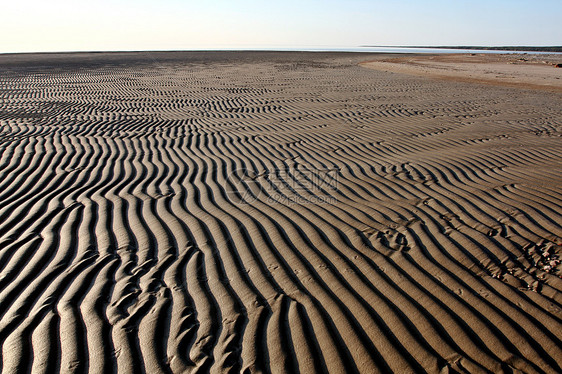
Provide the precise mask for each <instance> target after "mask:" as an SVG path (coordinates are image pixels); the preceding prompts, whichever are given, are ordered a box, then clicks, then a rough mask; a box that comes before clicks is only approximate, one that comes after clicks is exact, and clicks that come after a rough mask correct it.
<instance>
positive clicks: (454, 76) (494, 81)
mask: <svg viewBox="0 0 562 374" xmlns="http://www.w3.org/2000/svg"><path fill="white" fill-rule="evenodd" d="M361 65H362V66H365V67H368V68H372V69H377V70H383V71H388V72H397V73H403V74H411V75H417V76H424V77H433V78H437V79H447V80H454V81H460V82H470V83H480V84H488V85H496V86H508V87H517V88H532V89H540V90H546V91H554V92H562V54H550V55H548V54H547V55H528V54H440V55H411V56H409V55H403V56H400V57H392V58H384V57H382V58H381V57H379V58H377V59H376V60H374V61H364V62H362V63H361Z"/></svg>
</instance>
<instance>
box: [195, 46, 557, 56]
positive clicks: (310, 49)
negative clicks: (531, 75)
mask: <svg viewBox="0 0 562 374" xmlns="http://www.w3.org/2000/svg"><path fill="white" fill-rule="evenodd" d="M186 50H193V51H195V50H201V51H203V50H204V51H292V52H366V53H373V52H376V53H496V54H505V53H527V54H560V53H561V52H534V51H497V50H479V49H442V48H408V47H331V46H304V47H303V46H297V47H287V46H242V47H232V46H215V47H195V48H186Z"/></svg>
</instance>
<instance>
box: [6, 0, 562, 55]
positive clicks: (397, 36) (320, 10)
mask: <svg viewBox="0 0 562 374" xmlns="http://www.w3.org/2000/svg"><path fill="white" fill-rule="evenodd" d="M560 19H562V0H485V1H484V0H470V1H468V0H427V1H422V0H418V1H409V0H403V1H400V0H395V1H379V0H371V1H367V0H346V1H343V0H337V1H336V0H323V1H320V0H300V1H299V0H284V1H273V0H270V1H257V0H230V1H228V0H199V1H191V0H183V1H181V0H161V1H147V0H114V1H108V0H98V1H83V0H74V1H70V0H49V1H45V0H35V1H34V0H9V1H7V2H5V3H4V4H3V5H2V7H1V13H0V53H9V52H55V51H117V50H122V51H130V50H185V49H204V48H212V49H214V48H230V49H232V48H251V47H306V46H322V47H356V46H362V45H371V46H374V45H377V46H389V45H393V46H408V45H410V46H413V45H416V46H419V45H423V46H442V45H453V46H458V45H484V46H501V45H530V46H546V45H558V46H559V45H562V26H561V24H562V23H561V22H560Z"/></svg>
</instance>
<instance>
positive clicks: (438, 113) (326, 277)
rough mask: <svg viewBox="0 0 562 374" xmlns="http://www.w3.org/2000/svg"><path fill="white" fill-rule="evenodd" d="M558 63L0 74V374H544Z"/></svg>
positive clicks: (31, 68)
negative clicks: (228, 373)
mask: <svg viewBox="0 0 562 374" xmlns="http://www.w3.org/2000/svg"><path fill="white" fill-rule="evenodd" d="M502 56H503V55H502ZM557 58H558V57H556V56H554V57H552V56H551V57H540V58H539V57H536V58H535V57H533V56H531V55H513V56H503V57H501V56H481V55H477V54H475V55H470V54H468V55H451V56H449V55H447V56H445V55H443V56H441V55H431V56H429V55H408V56H405V55H390V54H367V53H330V52H314V53H312V52H249V51H247V52H139V53H134V52H122V53H63V54H12V55H10V54H5V55H0V71H2V74H0V100H1V101H0V345H1V359H0V365H1V366H0V368H1V371H2V372H5V373H13V372H33V373H54V372H64V373H66V372H91V373H102V372H120V373H129V372H145V373H196V372H197V373H206V372H212V373H223V372H233V373H238V372H244V373H261V372H271V373H282V372H285V373H297V372H302V373H316V372H331V373H377V372H380V373H389V372H395V373H414V372H428V373H489V372H493V373H500V372H505V373H560V372H562V367H561V366H562V364H561V363H562V265H561V264H560V260H561V258H560V256H561V252H562V139H561V136H562V106H561V105H560V104H561V103H562V100H561V99H562V82H561V81H562V79H558V78H559V77H562V69H561V68H557V67H556V64H557V63H558V60H557Z"/></svg>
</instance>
